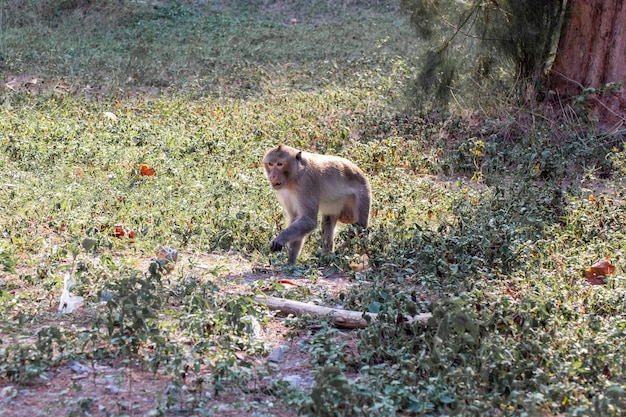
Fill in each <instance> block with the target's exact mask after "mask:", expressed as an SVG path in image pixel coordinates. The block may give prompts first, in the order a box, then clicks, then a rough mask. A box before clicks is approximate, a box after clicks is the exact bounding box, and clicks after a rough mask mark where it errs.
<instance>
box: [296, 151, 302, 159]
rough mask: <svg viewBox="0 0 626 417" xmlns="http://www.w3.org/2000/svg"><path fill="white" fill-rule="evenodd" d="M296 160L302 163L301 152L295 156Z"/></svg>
mask: <svg viewBox="0 0 626 417" xmlns="http://www.w3.org/2000/svg"><path fill="white" fill-rule="evenodd" d="M296 160H298V161H302V151H298V153H297V154H296Z"/></svg>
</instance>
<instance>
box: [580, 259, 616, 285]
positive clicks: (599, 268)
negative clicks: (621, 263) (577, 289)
mask: <svg viewBox="0 0 626 417" xmlns="http://www.w3.org/2000/svg"><path fill="white" fill-rule="evenodd" d="M613 272H615V266H614V265H613V264H611V262H609V260H608V258H607V259H603V260H601V261H598V262H596V263H595V264H593V265H591V266H590V267H589V268H587V270H586V271H585V280H586V281H587V282H588V283H589V284H591V285H604V284H606V282H605V281H604V279H603V277H606V276H607V275H611V274H612V273H613Z"/></svg>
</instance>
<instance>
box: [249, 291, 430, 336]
mask: <svg viewBox="0 0 626 417" xmlns="http://www.w3.org/2000/svg"><path fill="white" fill-rule="evenodd" d="M254 301H255V302H256V303H257V304H262V305H265V306H267V308H269V309H270V310H278V311H280V312H281V313H284V314H293V315H295V316H302V315H304V314H310V315H311V316H313V317H315V318H319V319H323V318H325V317H327V316H329V317H330V318H331V320H332V321H333V323H334V324H335V325H336V326H338V327H344V328H348V329H358V328H364V327H367V326H368V325H369V323H370V322H374V321H376V317H377V316H376V314H374V313H361V312H360V311H351V310H340V309H336V308H330V307H322V306H318V305H315V304H309V303H302V302H300V301H293V300H287V299H284V298H276V297H268V296H262V295H259V296H256V297H255V298H254ZM431 316H432V315H431V314H430V313H423V314H419V315H417V316H413V317H405V320H404V322H405V324H410V323H413V322H415V321H419V322H422V323H426V322H427V321H428V319H429V318H430V317H431ZM365 317H368V318H369V320H368V319H365Z"/></svg>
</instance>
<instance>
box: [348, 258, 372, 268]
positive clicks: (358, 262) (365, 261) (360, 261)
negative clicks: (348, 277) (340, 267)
mask: <svg viewBox="0 0 626 417" xmlns="http://www.w3.org/2000/svg"><path fill="white" fill-rule="evenodd" d="M369 260H370V258H369V256H367V254H363V255H361V256H359V257H358V258H355V259H354V260H353V261H352V262H351V263H350V268H352V270H353V271H354V272H363V271H367V270H368V269H370V263H369Z"/></svg>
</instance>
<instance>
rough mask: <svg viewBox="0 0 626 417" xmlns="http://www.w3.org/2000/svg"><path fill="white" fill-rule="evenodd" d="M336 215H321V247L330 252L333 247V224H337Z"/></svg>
mask: <svg viewBox="0 0 626 417" xmlns="http://www.w3.org/2000/svg"><path fill="white" fill-rule="evenodd" d="M337 219H338V217H337V216H330V215H327V214H324V215H322V249H323V250H324V252H326V253H330V252H332V251H333V250H334V249H335V226H337Z"/></svg>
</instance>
